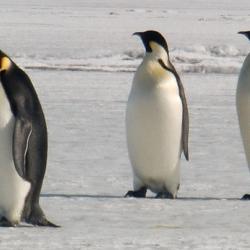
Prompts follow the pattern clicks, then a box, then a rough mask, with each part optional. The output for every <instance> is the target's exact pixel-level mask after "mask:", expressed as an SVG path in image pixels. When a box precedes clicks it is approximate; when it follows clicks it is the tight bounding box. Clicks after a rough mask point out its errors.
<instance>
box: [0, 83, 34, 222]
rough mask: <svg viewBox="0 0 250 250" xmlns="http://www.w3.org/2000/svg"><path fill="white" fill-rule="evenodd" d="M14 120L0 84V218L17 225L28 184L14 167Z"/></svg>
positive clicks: (28, 187)
mask: <svg viewBox="0 0 250 250" xmlns="http://www.w3.org/2000/svg"><path fill="white" fill-rule="evenodd" d="M14 123H15V118H14V116H13V114H12V112H11V109H10V105H9V101H8V99H7V97H6V94H5V92H4V90H3V87H2V85H1V84H0V216H4V217H6V218H7V219H8V220H9V221H10V222H11V223H13V224H18V223H19V222H20V219H21V213H22V210H23V207H24V202H25V198H26V196H27V194H28V192H29V189H30V183H29V182H27V181H25V180H24V179H22V178H21V177H20V176H19V175H18V173H17V171H16V169H15V166H14V161H13V154H12V141H13V132H14Z"/></svg>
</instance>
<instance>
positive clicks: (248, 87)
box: [236, 56, 250, 168]
mask: <svg viewBox="0 0 250 250" xmlns="http://www.w3.org/2000/svg"><path fill="white" fill-rule="evenodd" d="M249 69H250V57H249V56H248V57H247V58H246V60H245V62H244V64H243V66H242V69H241V72H240V76H239V80H238V86H237V92H236V106H237V113H238V118H239V125H240V132H241V136H242V140H243V145H244V149H245V154H246V158H247V161H248V167H249V168H250V72H249Z"/></svg>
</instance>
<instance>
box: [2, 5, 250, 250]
mask: <svg viewBox="0 0 250 250" xmlns="http://www.w3.org/2000/svg"><path fill="white" fill-rule="evenodd" d="M249 7H250V3H249V1H243V0H240V1H226V0H222V1H215V0H212V1H195V0H191V1H185V2H184V1H163V0H162V1H148V0H146V1H143V4H142V1H121V0H117V1H107V0H105V1H102V2H100V1H96V0H95V1H80V0H73V1H66V0H62V1H59V0H55V1H49V0H44V1H41V2H38V1H28V0H24V1H17V0H10V1H5V2H4V3H3V5H2V8H1V9H0V14H1V22H0V30H1V32H0V39H1V48H2V49H3V50H4V51H5V52H7V53H8V54H9V55H10V56H13V58H14V59H15V60H16V62H17V63H19V64H20V65H21V66H22V67H24V68H26V71H27V73H28V74H29V75H30V77H31V79H32V81H33V83H34V85H35V87H36V89H37V92H38V94H39V96H40V99H41V102H42V104H43V107H44V111H45V115H46V118H47V123H48V129H49V158H48V168H47V172H46V178H45V181H44V185H43V191H42V197H41V204H42V207H43V208H44V210H45V212H46V215H47V217H48V218H49V219H50V220H51V221H53V222H54V223H57V224H60V225H61V226H62V227H61V228H59V229H50V228H36V227H31V226H29V225H26V224H22V225H21V226H19V227H17V228H14V229H13V228H10V229H8V228H0V233H1V237H0V249H1V250H5V249H8V250H10V249H11V250H12V249H20V250H26V249H27V250H29V249H36V250H44V249H51V250H52V249H62V250H66V249H67V250H68V249H131V250H134V249H146V250H147V249H150V250H151V249H161V250H163V249H164V250H165V249H170V250H172V249H190V250H191V249H192V250H193V249H201V250H203V249H207V250H210V249H237V250H238V249H249V248H250V240H249V223H250V217H249V216H248V214H249V203H248V202H243V201H240V200H239V198H240V197H241V196H242V195H243V194H244V193H246V192H250V188H249V185H250V180H249V172H248V169H247V165H246V162H245V158H244V154H243V148H242V143H241V140H240V135H239V129H238V124H237V117H236V110H235V88H236V83H237V77H238V76H237V72H238V70H239V68H240V65H241V63H242V62H243V60H244V56H245V55H246V54H247V53H248V51H249V43H248V42H247V40H246V39H245V38H244V37H243V36H240V35H237V34H236V33H237V32H238V31H239V30H246V29H249V28H250V27H248V26H247V25H248V24H249V20H250V15H249ZM146 29H157V30H159V31H161V32H162V33H163V34H164V35H165V36H166V37H167V40H168V42H169V47H170V53H171V57H172V58H173V62H174V64H175V65H176V66H177V68H178V70H179V71H180V72H181V78H182V81H183V84H184V87H185V90H186V95H187V98H188V104H189V109H190V116H191V118H190V122H191V124H190V126H191V128H190V162H189V163H187V162H185V161H184V159H183V161H182V177H181V188H180V192H179V194H178V196H179V199H177V200H174V201H168V200H155V199H153V198H152V197H153V194H151V193H149V194H148V197H149V198H148V199H140V200H137V199H124V198H122V197H123V195H124V194H125V193H126V191H127V190H128V189H130V188H131V187H132V174H131V169H130V166H129V165H130V164H129V160H128V156H127V149H126V142H125V134H124V132H125V131H124V130H125V129H124V115H125V106H126V100H127V95H128V92H129V89H130V85H131V81H132V77H133V71H134V70H135V68H136V66H137V65H138V63H139V62H140V57H141V55H142V53H143V50H142V46H141V44H140V42H139V40H138V39H137V38H133V37H131V34H132V33H133V32H135V31H141V30H146ZM190 72H199V73H196V74H193V73H190ZM187 73H188V74H187ZM201 73H206V74H201ZM214 73H220V74H214ZM228 73H230V74H228Z"/></svg>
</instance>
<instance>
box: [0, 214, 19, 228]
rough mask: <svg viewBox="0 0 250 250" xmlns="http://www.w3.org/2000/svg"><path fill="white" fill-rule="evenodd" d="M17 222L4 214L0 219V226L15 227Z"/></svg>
mask: <svg viewBox="0 0 250 250" xmlns="http://www.w3.org/2000/svg"><path fill="white" fill-rule="evenodd" d="M17 224H18V223H14V222H11V221H9V220H7V219H6V218H5V217H4V216H3V217H2V218H1V219H0V227H15V226H16V225H17Z"/></svg>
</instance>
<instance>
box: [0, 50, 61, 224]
mask: <svg viewBox="0 0 250 250" xmlns="http://www.w3.org/2000/svg"><path fill="white" fill-rule="evenodd" d="M0 80H1V84H0V226H16V225H17V224H19V223H20V221H21V220H23V221H25V222H27V223H31V224H33V225H38V226H56V225H54V224H53V223H51V222H49V221H48V220H47V219H46V217H45V215H44V213H43V211H42V209H41V207H40V205H39V196H40V192H41V187H42V182H43V178H44V174H45V168H46V161H47V129H46V123H45V118H44V115H43V111H42V107H41V105H40V102H39V99H38V97H37V94H36V92H35V90H34V87H33V85H32V83H31V81H30V79H29V77H28V76H27V75H26V74H25V72H24V71H23V70H21V69H20V68H19V67H18V66H17V65H16V64H15V63H14V62H13V61H12V60H11V59H10V58H9V57H8V56H7V55H6V54H5V53H3V52H2V51H0Z"/></svg>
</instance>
